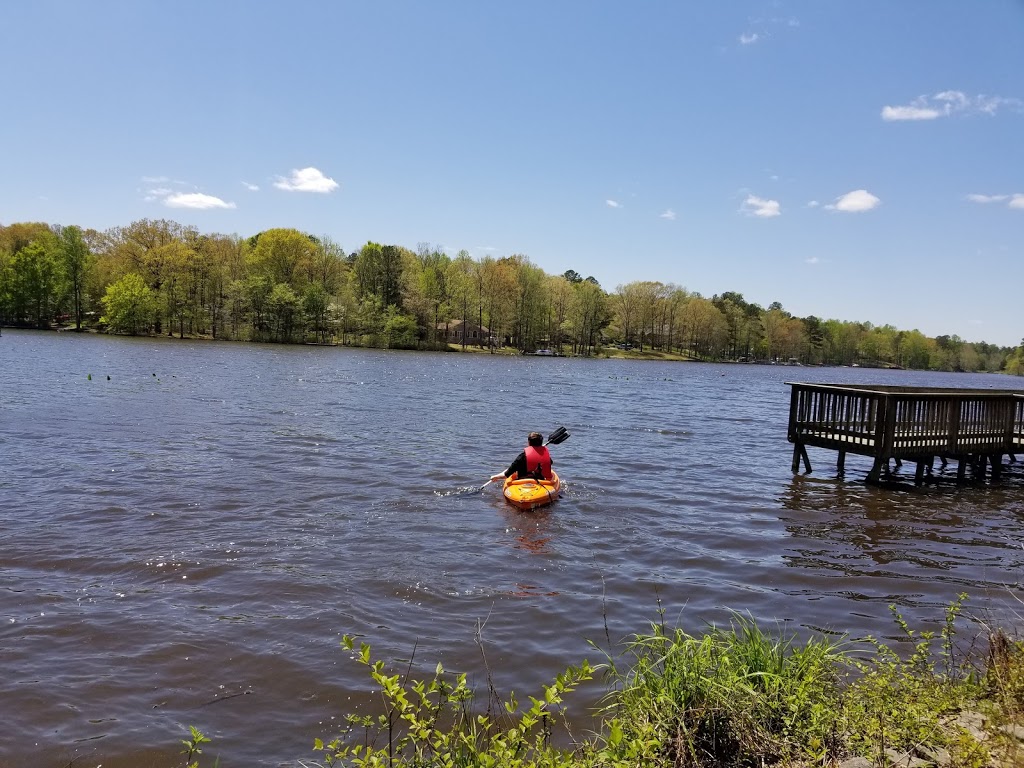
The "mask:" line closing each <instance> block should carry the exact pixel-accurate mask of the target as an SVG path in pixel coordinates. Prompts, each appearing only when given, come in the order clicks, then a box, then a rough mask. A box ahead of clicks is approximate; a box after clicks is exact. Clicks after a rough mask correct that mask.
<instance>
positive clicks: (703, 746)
mask: <svg viewBox="0 0 1024 768" xmlns="http://www.w3.org/2000/svg"><path fill="white" fill-rule="evenodd" d="M963 600H964V596H963V595H961V596H960V598H959V599H958V600H957V601H956V602H955V603H953V604H952V605H951V606H949V607H948V608H947V609H946V611H945V616H944V621H943V623H942V627H941V629H940V630H939V631H937V632H934V631H919V630H915V629H912V628H911V627H910V626H908V624H907V623H906V621H904V619H903V617H902V616H901V615H900V614H899V612H898V611H897V610H896V609H895V607H892V608H891V610H892V613H893V618H894V620H895V623H896V626H897V628H898V633H899V634H898V637H897V640H896V641H895V647H894V645H887V644H884V643H882V642H880V641H879V640H877V639H875V638H871V637H868V638H864V639H862V640H857V641H854V640H851V639H849V638H845V637H842V638H837V637H836V636H833V635H827V634H824V633H819V634H816V635H814V636H812V637H810V638H808V639H805V640H798V639H797V637H796V635H794V634H787V633H785V632H782V631H781V630H780V629H777V630H776V631H767V630H765V629H764V628H762V627H760V626H758V625H757V624H756V623H755V622H754V621H753V620H752V619H750V618H748V617H746V616H743V615H741V614H733V616H732V619H731V621H730V623H729V626H728V627H709V628H708V629H707V630H706V631H705V632H703V633H702V634H699V635H691V634H689V633H687V632H685V631H683V630H681V629H678V628H670V627H668V626H666V624H665V623H664V615H662V616H661V620H660V621H658V622H655V623H652V625H651V627H650V630H649V631H648V632H646V633H643V634H638V635H635V636H634V637H633V638H632V639H631V640H630V641H629V642H628V643H626V645H625V646H624V648H622V649H619V651H617V652H616V653H615V654H614V655H613V654H612V653H609V652H607V651H601V652H600V653H601V655H602V656H603V660H602V661H601V663H599V664H591V663H590V662H583V663H582V664H580V665H579V666H575V667H569V668H568V669H566V671H565V672H563V673H562V674H560V675H558V676H557V678H556V680H555V681H554V682H553V683H552V684H551V685H548V686H545V687H544V689H543V690H542V691H540V692H538V693H537V695H536V696H529V697H528V698H527V699H526V700H523V701H520V700H518V699H517V698H516V697H515V696H514V695H510V696H509V697H508V698H505V699H502V698H500V697H499V696H498V694H497V693H496V692H495V690H494V687H493V685H492V684H491V680H490V679H488V680H487V692H486V694H485V695H477V694H476V693H475V692H474V691H473V690H471V689H470V687H469V686H468V685H467V682H466V676H465V675H464V674H450V673H447V672H446V671H445V670H444V669H443V668H442V666H441V665H440V664H438V665H437V667H436V668H435V670H434V673H433V675H431V676H429V677H426V678H423V679H413V677H412V676H411V674H410V672H411V670H410V668H409V666H408V665H407V667H406V668H405V669H404V670H398V671H392V670H390V669H389V668H388V665H386V664H385V663H384V662H383V661H379V660H375V659H374V658H373V655H372V649H371V647H370V646H369V645H367V644H365V643H357V642H356V640H354V639H353V638H351V637H347V636H346V637H345V638H344V640H343V645H344V646H345V647H346V648H347V649H348V650H349V651H352V652H353V653H354V658H355V659H356V663H360V664H363V665H364V666H365V667H366V669H367V672H368V675H369V677H370V679H371V681H372V688H373V692H374V694H375V696H376V697H377V699H378V701H377V702H375V705H376V706H375V711H376V712H380V714H374V715H364V714H359V713H350V714H348V715H346V717H345V722H346V723H347V726H346V728H345V729H344V731H343V732H342V733H341V734H339V735H338V737H337V738H335V739H334V740H332V741H330V742H329V743H323V742H322V741H321V740H319V739H318V740H317V741H316V743H315V744H314V750H315V753H316V757H315V759H314V761H303V762H302V763H301V764H302V765H310V766H311V765H318V766H352V767H360V768H361V767H364V766H379V767H380V768H385V767H387V768H392V767H395V768H413V766H415V767H416V768H456V767H460V766H474V767H476V766H479V767H481V768H489V767H491V766H493V767H494V768H497V767H498V766H500V767H501V768H541V767H543V768H627V767H631V768H632V767H635V768H660V767H662V766H665V767H666V768H668V767H671V768H703V767H705V766H707V767H708V768H710V767H711V766H715V767H716V768H732V767H734V766H735V767H736V768H747V767H750V768H753V767H754V766H758V767H760V766H779V767H780V768H796V767H797V766H799V767H804V766H807V767H809V766H841V767H842V768H872V767H873V766H905V767H906V768H926V767H927V766H938V767H940V768H986V767H988V766H991V767H993V768H1011V767H1015V766H1022V765H1024V643H1022V642H1020V641H1019V640H1017V639H1012V638H1011V637H1009V636H1008V635H1007V634H1006V633H1005V632H1004V631H1002V630H995V629H989V628H987V627H984V626H983V625H981V624H980V623H979V626H981V627H982V630H983V634H984V635H985V636H986V637H987V643H984V644H983V645H984V651H979V647H980V646H979V645H978V644H977V643H974V642H971V643H970V648H969V649H968V650H966V651H965V650H962V648H961V646H962V645H963V642H964V641H963V640H962V639H961V638H959V637H958V636H957V630H956V625H957V624H958V622H959V620H958V616H959V613H960V609H961V605H962V602H963ZM959 623H962V622H959ZM974 639H975V640H976V639H977V637H975V638H974ZM594 647H595V650H598V649H597V647H596V646H594ZM896 648H899V652H897V650H896ZM488 678H489V676H488ZM597 678H600V679H603V680H604V681H605V682H606V683H607V685H608V687H609V690H608V693H607V695H606V696H605V698H604V701H603V706H602V707H601V709H600V711H599V713H598V715H599V721H600V724H601V725H600V728H599V730H598V732H597V733H594V734H587V735H580V734H575V733H573V730H572V727H571V724H570V723H569V719H568V717H567V706H568V702H569V700H570V699H571V694H572V692H573V691H574V690H575V689H576V688H577V687H578V686H580V685H581V684H584V683H586V682H588V681H591V680H594V679H597ZM208 741H209V740H208V739H206V737H205V736H203V734H202V733H201V732H200V731H198V730H196V729H195V728H193V729H192V733H191V738H190V739H189V740H186V741H184V744H185V750H183V751H184V753H185V761H186V763H187V764H188V765H189V766H190V768H198V766H201V765H207V763H203V762H202V761H203V760H204V759H205V756H203V754H202V751H203V749H204V747H205V751H206V752H207V753H208V754H209V753H212V752H213V751H214V749H213V747H212V746H211V745H210V744H208ZM556 741H557V742H560V743H562V744H565V743H568V744H570V745H571V746H569V747H565V746H557V745H556V744H555V742H556ZM209 764H212V765H216V763H209Z"/></svg>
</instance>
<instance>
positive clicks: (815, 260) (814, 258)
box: [804, 256, 821, 264]
mask: <svg viewBox="0 0 1024 768" xmlns="http://www.w3.org/2000/svg"><path fill="white" fill-rule="evenodd" d="M804 261H806V262H807V263H808V264H817V263H818V262H820V261H821V259H819V258H818V257H817V256H811V257H810V258H809V259H804Z"/></svg>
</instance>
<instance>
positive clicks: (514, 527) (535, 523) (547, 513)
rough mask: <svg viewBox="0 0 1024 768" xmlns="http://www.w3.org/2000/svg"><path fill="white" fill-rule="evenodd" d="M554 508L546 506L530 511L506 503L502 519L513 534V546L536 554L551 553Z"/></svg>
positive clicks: (506, 529) (509, 532) (508, 531)
mask: <svg viewBox="0 0 1024 768" xmlns="http://www.w3.org/2000/svg"><path fill="white" fill-rule="evenodd" d="M551 515H552V508H551V507H544V508H542V509H535V510H531V511H529V512H524V511H523V510H520V509H516V508H515V507H512V506H509V505H507V504H506V505H505V508H504V509H503V510H502V519H503V520H504V522H505V531H506V532H507V533H508V534H510V535H511V536H512V542H511V546H512V547H513V548H514V549H518V550H521V551H524V552H529V553H531V554H534V555H551V554H553V551H552V549H551V547H550V546H549V544H550V542H551V539H552V531H551V528H552V517H551Z"/></svg>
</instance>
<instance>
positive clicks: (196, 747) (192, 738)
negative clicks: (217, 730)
mask: <svg viewBox="0 0 1024 768" xmlns="http://www.w3.org/2000/svg"><path fill="white" fill-rule="evenodd" d="M188 728H189V731H190V732H191V733H190V734H189V738H187V739H182V740H181V743H182V744H184V745H185V748H184V749H183V750H181V753H182V754H183V755H185V763H186V765H185V768H199V760H197V759H194V758H198V756H199V755H201V754H203V750H202V749H201V747H202V745H203V744H209V743H210V739H209V737H208V736H205V735H203V733H202V732H201V731H200V730H199V729H198V728H196V727H195V726H194V725H190V726H189V727H188ZM213 764H214V768H216V766H217V765H219V764H220V759H219V758H218V759H217V760H215V761H214V763H213Z"/></svg>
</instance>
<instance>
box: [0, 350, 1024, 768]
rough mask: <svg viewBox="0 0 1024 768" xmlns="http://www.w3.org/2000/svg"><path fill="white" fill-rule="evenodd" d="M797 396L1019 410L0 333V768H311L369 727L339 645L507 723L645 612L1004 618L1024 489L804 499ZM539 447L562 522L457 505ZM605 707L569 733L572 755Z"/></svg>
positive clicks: (692, 373) (659, 374) (663, 377)
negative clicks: (792, 428) (798, 468)
mask: <svg viewBox="0 0 1024 768" xmlns="http://www.w3.org/2000/svg"><path fill="white" fill-rule="evenodd" d="M90 377H91V378H90ZM790 380H797V381H822V382H838V383H888V384H908V385H909V384H924V385H933V386H963V387H994V388H1007V387H1013V386H1015V385H1019V384H1020V381H1019V380H1017V379H1007V378H1004V377H1001V376H995V375H965V374H960V375H955V374H928V373H913V372H901V371H879V370H865V369H810V368H790V367H774V366H741V365H702V364H683V363H665V362H661V363H659V362H630V361H608V360H582V359H579V360H577V359H564V358H530V357H517V358H510V357H493V356H488V355H461V354H447V355H445V354H430V353H399V352H384V351H367V350H351V349H344V348H326V347H299V346H293V347H283V346H271V345H255V344H230V343H218V342H206V343H198V342H197V343H193V342H188V341H178V340H166V339H128V338H111V337H105V336H95V335H75V334H70V333H67V334H57V333H41V332H28V331H21V332H19V331H12V330H5V331H4V333H3V336H2V337H0V723H2V724H3V725H2V727H0V766H4V767H5V768H6V767H7V766H12V767H13V766H42V767H44V768H46V767H48V766H54V767H55V768H57V767H63V766H67V765H69V764H70V763H72V762H74V765H75V766H76V767H81V766H97V765H100V764H102V765H103V766H104V768H112V767H117V768H128V767H129V766H131V768H144V767H145V766H170V765H180V764H181V756H180V755H179V750H180V743H179V740H180V739H181V738H183V737H184V736H185V735H186V733H187V726H188V725H190V724H191V725H195V726H197V727H199V728H200V729H201V730H203V731H204V732H206V733H207V734H208V735H210V736H212V737H213V738H214V743H213V745H212V746H208V747H207V749H206V756H208V757H213V756H215V755H220V756H221V760H222V764H223V765H225V766H229V765H235V766H238V765H297V764H298V763H297V761H298V760H300V759H302V760H307V761H308V760H312V759H314V758H315V755H314V754H313V753H312V752H311V746H312V742H313V739H314V738H315V737H322V738H324V739H325V740H326V739H328V738H330V737H331V736H333V735H334V734H335V733H336V732H337V730H338V728H339V727H340V723H341V721H342V716H343V715H344V714H345V713H347V712H351V711H354V710H355V709H356V708H357V707H360V708H361V711H362V710H364V709H366V708H368V707H371V706H372V705H371V704H370V703H369V702H368V701H367V697H368V694H367V691H368V689H369V685H368V678H367V676H366V674H365V670H364V668H363V667H361V666H360V665H358V664H357V663H355V662H353V661H352V660H351V659H350V656H349V654H348V653H346V652H345V651H344V650H343V649H342V648H341V647H340V646H339V639H340V637H341V635H342V634H345V633H348V634H354V635H359V636H361V637H362V639H363V640H365V641H366V642H369V643H370V644H371V645H372V646H373V648H374V653H375V655H377V656H380V657H383V658H385V659H393V660H399V661H400V660H408V659H410V658H411V657H414V669H415V670H416V672H417V673H418V674H419V675H420V676H428V675H429V674H430V673H432V671H433V668H434V666H435V665H436V663H437V662H438V661H441V662H443V663H444V665H445V667H446V668H448V669H451V670H457V671H465V672H467V673H469V675H470V679H471V682H473V683H474V684H475V685H476V686H479V687H483V686H484V685H485V683H486V670H488V669H489V670H490V674H491V675H492V676H493V680H494V684H495V686H496V687H497V689H498V690H499V692H500V693H502V694H503V695H507V694H508V693H509V692H510V691H512V690H514V691H515V692H516V694H517V696H518V697H519V698H520V700H524V699H525V695H526V694H536V693H537V691H538V690H539V688H540V686H541V685H543V684H544V683H547V682H549V681H550V680H551V679H552V678H553V677H554V675H555V674H557V673H558V672H559V671H561V670H563V669H564V668H565V666H566V665H568V664H570V663H577V662H578V661H580V660H582V659H583V658H589V659H590V660H592V661H594V662H598V661H601V657H600V654H598V653H597V652H595V651H594V650H593V649H591V648H590V647H589V646H588V644H587V641H588V640H593V641H594V642H596V643H598V645H600V646H604V647H606V646H607V638H609V637H610V638H611V640H612V641H613V642H616V641H618V640H621V639H622V638H624V637H626V636H628V635H629V634H630V633H633V632H643V631H645V630H646V629H647V628H648V626H649V623H650V622H651V621H653V620H656V619H657V618H658V614H657V611H658V608H659V605H660V606H661V607H662V608H663V609H664V610H665V612H666V618H667V620H668V621H669V622H671V623H674V624H679V625H681V626H683V627H685V628H686V629H688V630H690V631H700V630H701V628H702V627H704V626H705V624H706V623H708V622H717V623H724V622H728V620H729V615H730V614H729V609H734V610H737V611H742V612H749V613H750V614H751V615H752V616H754V617H755V618H757V619H763V620H766V621H769V622H775V621H778V622H780V623H781V624H783V625H784V626H786V627H788V628H791V629H792V630H793V631H794V632H797V633H805V632H808V631H810V630H816V629H824V630H829V631H837V632H848V633H850V634H852V635H855V636H859V635H863V634H866V633H872V634H876V635H882V636H890V635H893V634H894V624H893V622H892V620H891V617H890V615H889V611H888V606H889V605H890V604H891V603H896V604H898V605H899V606H900V607H901V610H902V611H903V612H904V613H905V615H906V616H907V617H908V618H909V619H911V621H912V622H913V621H923V622H934V621H936V620H939V619H940V618H941V614H942V608H943V607H944V606H945V605H947V604H948V603H949V602H950V601H951V600H953V599H954V598H955V596H956V595H957V594H958V593H960V592H967V593H968V594H969V595H970V599H969V601H968V603H967V612H968V613H974V614H975V615H978V616H982V617H985V618H992V617H1002V616H1004V615H1006V612H1007V611H1008V610H1010V608H1011V607H1012V606H1013V605H1015V604H1016V603H1015V602H1014V598H1015V597H1016V596H1020V595H1021V594H1022V593H1021V587H1020V584H1019V581H1020V579H1021V573H1022V566H1024V549H1022V543H1024V467H1022V464H1017V465H1016V467H1015V468H1014V469H1013V470H1011V471H1010V472H1009V473H1008V475H1009V476H1008V477H1007V479H1006V480H1005V481H1004V482H1003V483H1002V484H1000V485H998V486H984V487H969V488H959V489H958V488H956V487H953V486H952V485H940V486H938V487H934V486H929V487H927V488H925V489H924V490H922V491H917V492H906V491H893V490H886V489H879V488H871V487H867V486H866V485H865V484H864V483H863V479H864V476H865V475H866V473H867V470H868V468H869V463H868V461H867V460H866V459H863V458H859V457H854V456H850V457H849V458H848V460H847V472H846V476H845V478H841V477H838V476H837V474H836V470H835V455H834V454H830V453H826V452H821V451H816V450H814V449H810V456H811V461H812V462H813V464H814V470H815V471H814V472H813V473H812V474H810V475H803V474H798V475H794V474H792V472H791V471H790V462H791V457H792V451H791V446H790V445H789V443H787V441H786V426H787V416H788V408H789V387H787V386H786V384H785V382H786V381H790ZM559 425H564V426H565V427H566V428H567V429H568V430H569V432H570V433H571V435H572V436H571V438H570V439H569V440H568V441H566V442H565V443H562V444H561V445H559V446H555V447H552V454H553V456H554V459H555V466H556V467H557V469H558V471H559V473H560V474H561V476H562V478H563V480H564V482H565V485H564V494H563V497H562V498H561V499H560V500H559V501H558V502H556V503H555V504H554V505H553V506H552V507H549V508H547V509H546V510H544V511H538V512H533V513H524V512H519V511H517V510H515V509H513V508H511V507H510V506H508V505H506V504H505V503H504V502H503V500H502V498H501V494H500V491H499V489H498V487H497V485H496V484H495V485H492V486H489V487H488V488H487V489H485V490H484V491H483V492H482V493H468V492H466V491H468V490H469V489H473V488H475V487H478V486H479V485H481V484H482V483H483V482H484V481H486V479H487V478H488V476H489V475H491V474H492V473H494V472H497V471H500V470H501V469H503V468H504V467H505V466H507V464H508V462H509V461H511V459H512V458H513V457H514V456H515V454H516V453H518V451H519V450H521V448H522V445H523V442H524V440H525V435H526V433H527V432H529V431H531V430H539V431H542V432H545V433H547V432H549V431H551V430H552V429H554V428H555V427H556V426H559ZM903 471H904V472H905V473H906V474H908V475H910V476H911V477H912V475H913V467H912V466H907V467H904V469H903ZM949 473H950V474H955V467H951V468H950V472H949ZM606 625H607V629H606ZM478 633H479V635H480V637H481V638H482V647H483V651H484V653H485V654H486V662H484V661H483V657H482V654H481V649H480V647H478V644H477V641H476V637H477V635H478ZM603 692H604V688H603V685H602V684H601V683H598V682H595V683H594V684H592V685H590V686H587V687H585V688H584V690H582V691H580V692H579V693H578V694H577V695H574V696H573V697H572V698H571V699H570V712H571V714H573V716H574V717H575V718H577V720H576V721H577V722H578V723H580V725H581V727H584V726H585V725H589V721H588V718H587V712H588V710H589V709H590V707H592V706H593V704H594V702H596V701H597V700H598V698H599V697H600V696H601V694H602V693H603Z"/></svg>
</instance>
